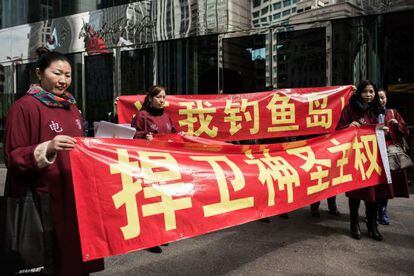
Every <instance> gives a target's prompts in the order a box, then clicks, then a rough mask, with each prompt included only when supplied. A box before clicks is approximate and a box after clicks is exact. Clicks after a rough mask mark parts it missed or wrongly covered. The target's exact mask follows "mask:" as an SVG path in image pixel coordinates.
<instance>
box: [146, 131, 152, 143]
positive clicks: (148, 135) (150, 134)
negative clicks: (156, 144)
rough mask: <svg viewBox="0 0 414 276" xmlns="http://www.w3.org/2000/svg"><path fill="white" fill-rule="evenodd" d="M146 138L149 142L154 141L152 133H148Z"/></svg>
mask: <svg viewBox="0 0 414 276" xmlns="http://www.w3.org/2000/svg"><path fill="white" fill-rule="evenodd" d="M145 138H146V139H147V141H151V140H152V139H154V136H153V135H152V132H148V133H147V135H146V136H145Z"/></svg>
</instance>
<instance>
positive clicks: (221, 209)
mask: <svg viewBox="0 0 414 276" xmlns="http://www.w3.org/2000/svg"><path fill="white" fill-rule="evenodd" d="M190 158H191V159H193V160H195V161H206V162H208V163H209V164H210V166H211V167H212V168H213V171H214V174H215V176H216V180H217V184H218V188H219V192H220V202H219V203H214V204H209V205H205V206H203V210H204V216H205V217H210V216H215V215H219V214H223V213H227V212H231V211H236V210H241V209H245V208H249V207H253V206H254V199H253V197H245V198H239V199H230V191H229V187H228V184H227V178H228V176H227V175H226V174H225V172H224V170H223V168H222V166H221V165H220V163H223V164H225V165H227V166H228V167H230V169H231V171H232V172H233V175H234V177H233V179H231V180H230V183H231V185H232V187H233V190H234V191H235V192H237V191H240V190H242V189H243V188H244V186H245V180H244V176H243V173H242V171H241V170H240V168H239V167H237V165H236V164H235V163H234V162H233V161H231V160H230V159H228V158H227V157H226V156H190ZM219 162H220V163H219Z"/></svg>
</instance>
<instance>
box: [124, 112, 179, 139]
mask: <svg viewBox="0 0 414 276" xmlns="http://www.w3.org/2000/svg"><path fill="white" fill-rule="evenodd" d="M131 126H132V127H135V128H136V130H137V132H136V133H135V135H134V138H138V139H145V138H146V135H147V134H148V133H150V132H151V133H152V134H153V135H154V136H158V135H164V134H171V133H175V132H177V131H176V130H175V127H174V124H173V122H172V121H171V119H170V116H169V115H168V113H166V112H163V113H162V114H151V113H149V112H148V111H147V110H141V111H138V112H137V113H136V114H135V117H134V118H133V119H132V122H131Z"/></svg>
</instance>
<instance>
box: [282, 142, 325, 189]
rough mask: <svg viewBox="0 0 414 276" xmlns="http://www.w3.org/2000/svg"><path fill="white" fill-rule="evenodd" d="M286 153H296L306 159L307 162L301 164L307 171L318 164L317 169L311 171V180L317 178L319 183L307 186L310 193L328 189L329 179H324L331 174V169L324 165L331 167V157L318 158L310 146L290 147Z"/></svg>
mask: <svg viewBox="0 0 414 276" xmlns="http://www.w3.org/2000/svg"><path fill="white" fill-rule="evenodd" d="M286 153H287V154H290V155H295V156H297V157H299V158H301V159H303V160H305V163H304V164H303V165H302V166H300V167H301V168H302V169H303V170H304V171H305V172H309V171H310V170H311V169H312V168H313V167H314V166H315V164H317V165H318V166H316V171H314V172H311V174H310V176H311V180H317V181H318V183H317V184H316V185H314V186H310V187H308V188H307V193H308V195H311V194H314V193H317V192H320V191H323V190H325V189H328V187H329V180H328V181H323V179H324V178H326V177H327V176H328V175H329V169H327V170H326V169H325V170H324V169H323V168H322V166H324V167H327V168H330V167H331V160H330V159H316V157H315V153H314V152H313V150H312V148H311V147H310V146H305V147H300V148H294V149H288V150H286Z"/></svg>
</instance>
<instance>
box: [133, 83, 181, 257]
mask: <svg viewBox="0 0 414 276" xmlns="http://www.w3.org/2000/svg"><path fill="white" fill-rule="evenodd" d="M165 90H166V89H165V87H162V86H151V87H150V89H149V90H148V93H147V95H146V97H145V100H144V104H143V106H142V109H141V110H139V111H138V112H137V113H136V114H135V117H134V118H133V119H132V122H131V126H132V127H135V129H136V130H137V131H136V132H135V135H134V138H135V139H147V141H151V140H152V139H154V135H164V134H170V133H175V132H177V131H176V129H175V127H174V125H173V123H172V121H171V119H170V116H169V115H168V114H167V113H166V112H164V105H165V96H166V93H165ZM164 245H165V246H166V245H168V244H164ZM148 251H150V252H152V253H161V252H162V249H161V247H159V246H155V247H151V248H148Z"/></svg>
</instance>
